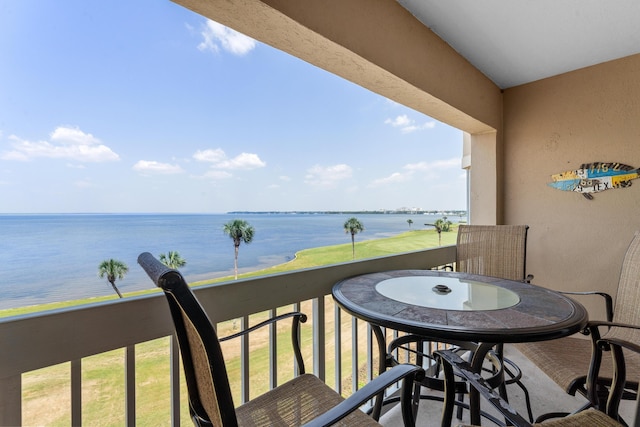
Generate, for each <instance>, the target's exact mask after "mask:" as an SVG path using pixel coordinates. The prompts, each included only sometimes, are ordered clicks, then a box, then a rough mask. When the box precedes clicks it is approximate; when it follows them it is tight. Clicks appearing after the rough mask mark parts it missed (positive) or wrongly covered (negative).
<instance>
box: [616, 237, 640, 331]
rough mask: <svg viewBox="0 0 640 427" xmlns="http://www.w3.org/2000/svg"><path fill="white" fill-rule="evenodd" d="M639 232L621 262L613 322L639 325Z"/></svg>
mask: <svg viewBox="0 0 640 427" xmlns="http://www.w3.org/2000/svg"><path fill="white" fill-rule="evenodd" d="M638 307H640V231H636V233H635V235H634V236H633V240H631V244H629V248H628V249H627V252H626V254H625V256H624V261H622V270H621V272H620V281H619V282H618V293H617V295H616V304H615V307H614V310H613V321H614V322H617V323H628V324H631V325H640V310H639V309H638Z"/></svg>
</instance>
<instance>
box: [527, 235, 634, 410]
mask: <svg viewBox="0 0 640 427" xmlns="http://www.w3.org/2000/svg"><path fill="white" fill-rule="evenodd" d="M565 293H567V294H577V295H599V296H601V297H603V298H604V302H605V305H606V311H607V321H608V322H614V323H623V324H631V325H640V310H638V307H639V306H640V231H637V232H636V233H635V236H634V238H633V240H632V241H631V244H630V245H629V248H628V249H627V252H626V255H625V257H624V261H623V263H622V270H621V274H620V280H619V282H618V292H617V296H616V304H615V311H614V310H613V303H612V301H613V300H612V298H611V297H610V296H609V295H608V294H606V293H603V292H565ZM604 323H606V322H604ZM602 325H603V322H597V321H591V322H590V324H589V328H588V329H587V331H586V332H588V333H589V335H590V337H591V339H590V340H589V339H584V338H580V337H568V338H561V339H558V340H552V341H542V342H535V343H526V344H518V345H517V348H518V349H519V350H520V351H521V352H522V353H523V354H524V355H525V356H526V357H527V358H529V359H530V360H531V361H532V362H533V363H534V364H535V365H536V366H537V367H539V368H540V370H542V371H543V372H544V373H546V374H547V375H548V376H549V377H550V378H551V379H552V380H553V381H555V382H556V383H557V384H558V385H559V386H560V387H562V388H563V389H564V390H565V391H566V392H567V393H569V394H570V395H575V394H576V392H577V393H580V394H581V395H583V396H585V397H586V398H587V403H586V404H585V405H584V406H583V407H582V408H579V409H578V411H579V410H582V409H586V408H588V407H590V406H593V405H596V406H598V405H600V406H602V404H603V403H599V401H601V400H603V397H606V396H607V395H608V391H607V390H608V388H609V386H610V384H611V381H612V378H613V370H612V368H611V366H612V363H611V353H609V352H604V353H603V352H602V351H600V348H599V347H598V346H597V345H596V342H597V341H598V339H599V338H600V328H599V327H601V326H602ZM636 334H637V331H635V330H633V329H619V328H615V327H614V328H611V329H610V330H609V331H607V332H606V334H605V335H604V336H603V338H608V337H617V338H620V339H622V340H626V341H629V342H635V343H640V339H638V336H637V335H636ZM627 352H628V351H627ZM588 354H591V360H589V358H588V357H587V355H588ZM625 357H626V361H627V363H626V369H627V373H628V377H629V378H630V380H629V381H627V383H626V386H625V391H624V393H623V395H622V398H623V399H631V400H633V399H636V394H637V390H638V381H637V380H638V379H639V378H640V354H638V353H636V352H628V354H625ZM600 365H602V368H601V369H600ZM589 375H591V378H590V379H589ZM589 382H591V384H589ZM565 415H566V413H549V414H544V415H541V416H540V417H538V421H542V420H544V419H547V418H552V417H557V416H565Z"/></svg>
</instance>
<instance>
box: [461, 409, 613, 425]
mask: <svg viewBox="0 0 640 427" xmlns="http://www.w3.org/2000/svg"><path fill="white" fill-rule="evenodd" d="M458 427H474V426H470V425H463V424H459V425H458ZM533 427H623V425H622V424H620V423H619V422H617V421H616V420H614V419H613V418H611V417H609V416H607V414H605V413H604V412H600V411H597V410H595V409H587V410H586V411H582V412H578V413H577V414H575V415H571V416H569V417H565V418H558V419H555V420H552V421H545V422H544V423H539V424H533Z"/></svg>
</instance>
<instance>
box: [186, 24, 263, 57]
mask: <svg viewBox="0 0 640 427" xmlns="http://www.w3.org/2000/svg"><path fill="white" fill-rule="evenodd" d="M200 34H201V35H202V42H200V44H199V45H198V49H199V50H201V51H211V52H214V53H217V52H219V51H220V49H221V48H222V49H224V50H226V51H227V52H230V53H232V54H234V55H238V56H242V55H246V54H247V53H249V52H250V51H252V50H253V49H255V47H256V41H255V40H254V39H252V38H251V37H247V36H245V35H244V34H241V33H239V32H237V31H235V30H232V29H231V28H228V27H225V26H224V25H221V24H218V23H217V22H215V21H212V20H210V19H207V21H206V23H205V25H204V28H203V30H202V32H201V33H200Z"/></svg>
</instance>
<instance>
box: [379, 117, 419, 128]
mask: <svg viewBox="0 0 640 427" xmlns="http://www.w3.org/2000/svg"><path fill="white" fill-rule="evenodd" d="M384 122H385V123H386V124H388V125H391V126H393V127H404V126H408V125H410V124H411V123H413V120H410V119H409V117H407V115H406V114H403V115H402V116H398V117H396V118H395V119H387V120H385V121H384Z"/></svg>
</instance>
